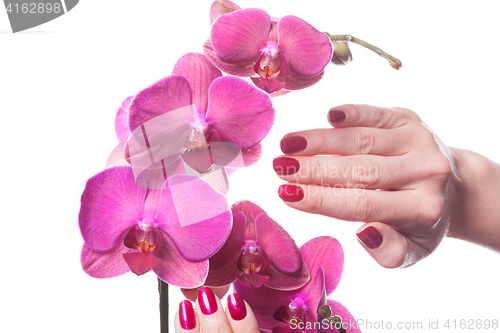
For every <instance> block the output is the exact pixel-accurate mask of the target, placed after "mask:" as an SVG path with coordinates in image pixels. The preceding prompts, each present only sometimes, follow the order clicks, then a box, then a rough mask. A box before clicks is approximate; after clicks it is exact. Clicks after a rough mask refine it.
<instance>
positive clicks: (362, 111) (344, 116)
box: [328, 104, 420, 128]
mask: <svg viewBox="0 0 500 333" xmlns="http://www.w3.org/2000/svg"><path fill="white" fill-rule="evenodd" d="M328 121H329V122H330V124H331V125H332V126H335V127H352V126H358V127H359V126H361V127H376V128H397V127H400V126H403V125H406V124H407V123H408V122H409V121H415V122H420V118H419V117H418V116H417V114H416V113H415V112H413V111H411V110H408V109H403V108H383V107H378V106H373V105H363V104H345V105H340V106H336V107H334V108H331V109H330V111H329V112H328Z"/></svg>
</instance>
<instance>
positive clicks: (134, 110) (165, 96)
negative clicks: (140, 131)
mask: <svg viewBox="0 0 500 333" xmlns="http://www.w3.org/2000/svg"><path fill="white" fill-rule="evenodd" d="M191 104H192V98H191V87H190V85H189V82H188V80H187V79H186V78H185V77H183V76H181V75H170V76H167V77H165V78H163V79H161V80H159V81H157V82H155V83H154V84H152V85H151V86H149V87H148V88H146V89H144V90H142V91H140V92H139V93H138V94H137V95H136V96H135V98H134V99H133V100H132V103H130V106H129V129H130V131H131V132H132V131H134V130H135V129H136V128H137V127H139V126H141V125H142V124H144V123H145V122H147V121H148V120H151V119H153V118H155V117H158V116H160V115H162V114H164V113H167V112H170V111H172V110H177V109H181V108H183V107H186V106H189V105H191ZM136 139H139V138H136Z"/></svg>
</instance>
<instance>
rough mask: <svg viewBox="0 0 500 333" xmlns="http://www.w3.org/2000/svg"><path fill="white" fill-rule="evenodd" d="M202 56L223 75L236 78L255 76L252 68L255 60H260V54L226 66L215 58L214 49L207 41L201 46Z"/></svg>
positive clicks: (208, 40)
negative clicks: (226, 74)
mask: <svg viewBox="0 0 500 333" xmlns="http://www.w3.org/2000/svg"><path fill="white" fill-rule="evenodd" d="M203 54H205V56H206V57H207V58H208V60H210V62H211V63H212V64H214V65H215V66H216V67H217V68H218V69H220V70H221V71H223V72H224V73H228V74H231V75H236V76H245V77H246V76H252V75H255V71H254V69H253V68H254V66H255V63H256V62H257V60H258V59H259V58H260V53H256V54H255V55H254V56H253V57H252V58H250V59H248V60H246V61H242V62H239V63H236V64H228V63H227V62H224V61H222V60H220V59H219V57H217V54H215V51H214V48H213V46H212V41H211V40H210V38H209V39H207V40H206V41H205V43H204V44H203Z"/></svg>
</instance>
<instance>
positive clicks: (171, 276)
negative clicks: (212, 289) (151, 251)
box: [153, 232, 208, 288]
mask: <svg viewBox="0 0 500 333" xmlns="http://www.w3.org/2000/svg"><path fill="white" fill-rule="evenodd" d="M161 234H162V238H163V249H162V251H161V252H159V253H157V254H156V256H158V257H159V258H161V259H162V260H163V261H162V263H160V264H159V265H158V266H156V267H155V268H154V269H153V271H154V272H155V273H156V275H158V277H159V278H160V279H162V280H163V281H165V282H166V283H168V284H171V285H173V286H177V287H181V288H196V287H199V286H201V285H203V282H205V279H206V277H207V274H208V260H203V261H188V260H186V259H185V258H184V257H183V256H182V255H181V253H180V252H179V250H177V247H176V246H175V243H174V242H173V241H172V239H171V238H170V237H169V236H168V235H167V234H166V233H165V232H162V233H161Z"/></svg>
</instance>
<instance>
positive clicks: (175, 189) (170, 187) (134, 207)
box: [79, 166, 232, 288]
mask: <svg viewBox="0 0 500 333" xmlns="http://www.w3.org/2000/svg"><path fill="white" fill-rule="evenodd" d="M231 220H232V216H231V212H230V210H229V206H228V204H227V201H226V198H225V197H224V195H222V194H221V193H219V192H218V191H217V190H215V189H214V188H213V187H212V186H210V185H209V184H207V183H206V182H205V181H203V180H202V179H200V178H198V177H194V176H189V175H175V176H172V177H170V178H169V179H168V180H167V181H166V183H165V186H164V187H163V188H162V189H160V190H153V189H146V188H144V187H141V186H138V185H137V184H136V182H135V179H134V175H133V172H132V169H131V167H129V166H118V167H113V168H108V169H106V170H104V171H102V172H100V173H98V174H97V175H95V176H94V177H92V178H90V179H89V180H88V182H87V185H86V187H85V190H84V192H83V194H82V199H81V208H80V215H79V224H80V230H81V233H82V236H83V240H84V245H83V248H82V254H81V262H82V266H83V269H84V271H85V272H87V273H88V274H89V275H91V276H93V277H97V278H107V277H114V276H118V275H121V274H124V273H126V272H128V271H130V270H132V271H133V272H134V273H135V274H137V275H141V274H144V273H146V272H148V271H150V270H153V271H154V272H155V273H156V274H157V275H158V276H159V277H160V278H161V279H162V280H164V281H165V282H167V283H170V284H172V285H175V286H180V287H184V288H194V287H198V286H200V285H202V284H203V282H204V281H205V278H206V276H207V274H208V258H209V257H210V256H212V255H213V254H214V253H215V252H216V251H217V250H219V248H220V247H221V246H222V244H223V243H224V242H225V240H226V238H227V236H228V235H229V232H230V231H231Z"/></svg>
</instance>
